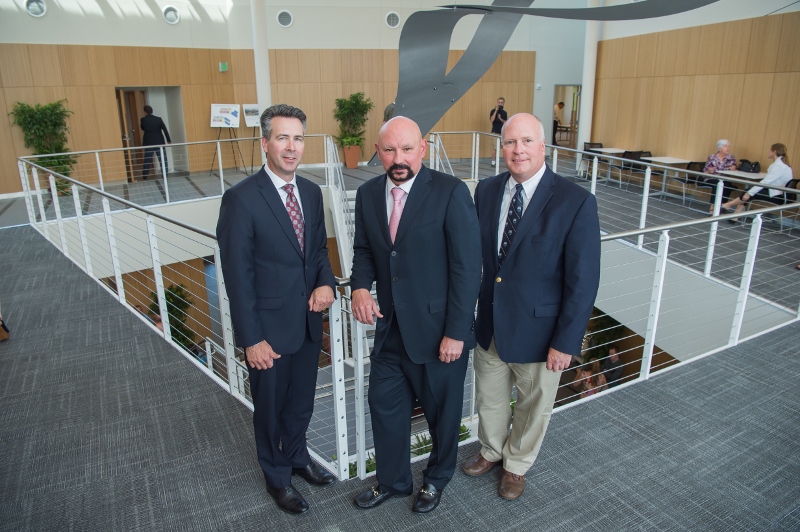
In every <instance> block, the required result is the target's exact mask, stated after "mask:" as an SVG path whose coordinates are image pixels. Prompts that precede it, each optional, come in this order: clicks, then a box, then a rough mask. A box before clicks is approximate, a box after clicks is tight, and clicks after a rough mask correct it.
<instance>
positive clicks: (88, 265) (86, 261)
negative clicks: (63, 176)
mask: <svg viewBox="0 0 800 532" xmlns="http://www.w3.org/2000/svg"><path fill="white" fill-rule="evenodd" d="M79 195H80V194H79V190H78V185H75V184H73V185H72V200H73V201H74V202H75V219H76V220H77V221H78V234H80V237H81V247H82V248H83V266H84V268H83V269H84V271H85V272H86V275H88V276H89V277H91V278H92V279H94V274H93V273H92V259H91V255H90V253H89V239H88V238H86V226H85V225H84V224H83V212H82V211H81V200H80V197H79Z"/></svg>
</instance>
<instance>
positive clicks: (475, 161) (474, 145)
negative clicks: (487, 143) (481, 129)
mask: <svg viewBox="0 0 800 532" xmlns="http://www.w3.org/2000/svg"><path fill="white" fill-rule="evenodd" d="M477 138H478V134H477V133H476V132H475V131H473V132H472V172H471V177H472V181H473V182H475V183H477V182H478V152H477V151H476V148H477V147H478V144H477V142H476V140H477Z"/></svg>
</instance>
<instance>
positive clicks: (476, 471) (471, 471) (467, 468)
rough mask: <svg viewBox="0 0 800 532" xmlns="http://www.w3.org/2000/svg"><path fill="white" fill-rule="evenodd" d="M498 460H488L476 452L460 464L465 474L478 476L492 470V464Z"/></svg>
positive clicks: (494, 464) (495, 463)
mask: <svg viewBox="0 0 800 532" xmlns="http://www.w3.org/2000/svg"><path fill="white" fill-rule="evenodd" d="M499 463H500V462H490V461H489V460H487V459H486V458H484V457H483V455H482V454H481V453H478V454H476V455H475V456H473V457H472V458H470V459H469V460H467V461H466V462H464V465H463V466H462V468H461V469H462V470H463V471H464V473H465V474H467V475H469V476H471V477H479V476H481V475H485V474H486V473H488V472H489V471H491V470H492V468H493V467H494V466H496V465H497V464H499Z"/></svg>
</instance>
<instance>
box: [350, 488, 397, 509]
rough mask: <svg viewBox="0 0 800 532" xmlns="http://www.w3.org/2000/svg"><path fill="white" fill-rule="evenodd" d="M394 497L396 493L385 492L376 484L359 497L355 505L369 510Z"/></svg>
mask: <svg viewBox="0 0 800 532" xmlns="http://www.w3.org/2000/svg"><path fill="white" fill-rule="evenodd" d="M394 496H395V494H394V493H389V492H388V491H383V490H382V489H381V487H380V486H379V485H377V484H376V485H375V486H372V487H371V488H370V489H368V490H367V491H365V492H364V493H361V494H359V495H357V496H356V498H355V499H353V504H355V505H356V507H358V508H361V509H362V510H368V509H370V508H375V507H376V506H378V505H380V504H381V503H382V502H383V501H385V500H386V499H391V498H392V497H394Z"/></svg>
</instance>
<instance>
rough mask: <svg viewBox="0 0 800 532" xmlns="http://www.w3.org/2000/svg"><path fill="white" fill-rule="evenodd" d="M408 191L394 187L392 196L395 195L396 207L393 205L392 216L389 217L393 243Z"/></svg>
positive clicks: (390, 234)
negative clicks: (404, 198)
mask: <svg viewBox="0 0 800 532" xmlns="http://www.w3.org/2000/svg"><path fill="white" fill-rule="evenodd" d="M405 195H406V191H405V190H403V189H402V188H400V187H394V188H393V189H392V196H393V197H394V207H392V217H391V218H389V236H391V237H392V244H394V238H395V237H396V236H397V227H398V226H399V225H400V217H401V216H402V215H403V197H404V196H405Z"/></svg>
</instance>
